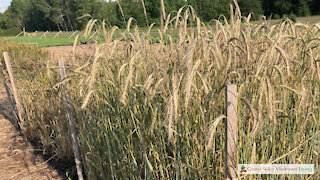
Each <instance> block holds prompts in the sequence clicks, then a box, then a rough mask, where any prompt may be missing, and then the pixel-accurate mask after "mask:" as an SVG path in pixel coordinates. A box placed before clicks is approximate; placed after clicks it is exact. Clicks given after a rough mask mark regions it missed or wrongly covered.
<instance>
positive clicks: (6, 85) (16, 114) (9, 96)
mask: <svg viewBox="0 0 320 180" xmlns="http://www.w3.org/2000/svg"><path fill="white" fill-rule="evenodd" d="M0 75H1V77H2V80H3V84H4V87H5V89H6V92H7V96H8V101H9V103H10V105H11V108H12V111H13V114H14V115H15V117H16V119H17V122H16V123H17V125H18V127H19V128H20V129H21V127H20V119H19V116H18V113H17V112H16V107H15V104H14V103H13V99H12V97H11V93H10V89H9V87H8V84H7V82H6V78H5V75H4V68H3V65H2V63H1V61H0Z"/></svg>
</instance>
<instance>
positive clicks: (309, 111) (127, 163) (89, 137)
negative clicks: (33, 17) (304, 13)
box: [2, 3, 320, 179]
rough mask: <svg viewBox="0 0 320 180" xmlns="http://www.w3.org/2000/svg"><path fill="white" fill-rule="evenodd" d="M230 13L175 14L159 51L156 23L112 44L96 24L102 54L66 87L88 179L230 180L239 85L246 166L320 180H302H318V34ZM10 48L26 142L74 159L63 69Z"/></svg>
mask: <svg viewBox="0 0 320 180" xmlns="http://www.w3.org/2000/svg"><path fill="white" fill-rule="evenodd" d="M230 8H231V9H230V10H231V12H230V13H231V18H230V19H229V20H227V19H226V18H225V17H223V16H222V17H221V18H220V19H219V20H214V22H215V26H207V25H205V24H204V23H202V22H201V21H200V19H199V18H198V17H197V15H196V12H194V10H193V9H192V7H190V6H185V7H183V8H181V9H180V10H179V11H178V12H176V13H170V14H168V15H167V19H166V21H165V22H164V28H163V29H157V30H158V33H159V36H158V39H157V42H156V43H154V41H153V40H151V36H150V33H149V32H150V31H151V30H152V29H155V28H154V27H153V25H151V26H150V29H149V31H148V32H146V33H143V34H142V35H141V34H140V33H139V29H138V27H135V28H134V29H133V30H132V28H130V27H131V26H132V27H134V24H133V23H132V22H133V20H132V19H130V20H129V21H128V27H127V30H126V32H125V33H126V34H125V33H124V34H123V37H122V38H119V39H117V40H112V35H113V33H114V31H115V30H116V27H107V26H106V24H105V23H104V22H101V23H99V22H98V21H96V20H91V21H90V22H89V23H88V25H87V28H86V30H85V32H84V33H83V35H84V36H86V35H88V34H90V32H91V31H94V30H99V31H100V32H103V33H104V36H105V42H103V43H99V44H98V43H97V44H95V54H94V56H92V57H78V58H76V59H75V60H72V61H68V62H66V64H67V66H66V68H67V76H68V78H67V80H66V81H65V82H67V86H68V93H69V95H70V98H71V103H72V107H73V114H74V116H75V119H76V123H77V133H78V140H79V144H80V152H81V157H82V159H81V160H82V163H83V166H84V171H85V174H86V177H87V178H88V179H142V178H143V179H147V178H148V179H149V178H150V179H173V178H176V179H222V178H223V177H224V156H225V152H224V146H225V140H224V139H225V134H224V123H223V120H224V114H225V108H224V107H225V94H224V88H225V84H226V83H230V82H232V83H235V84H237V87H238V119H239V122H238V128H239V129H238V131H239V139H238V149H237V158H238V159H237V161H238V163H239V164H268V163H272V164H314V165H315V174H314V175H294V178H295V179H300V178H301V179H302V178H311V179H318V178H320V173H319V164H320V148H319V147H320V136H319V133H320V120H319V119H320V92H319V91H320V89H319V87H320V69H319V68H320V67H319V66H320V64H319V63H320V24H315V25H305V24H302V23H293V22H292V21H291V20H289V19H287V20H285V21H283V22H282V23H280V24H276V25H270V23H269V22H268V21H267V20H264V21H263V22H262V23H260V24H258V25H254V24H252V23H250V15H249V16H248V17H243V16H242V15H241V11H240V9H239V7H238V6H237V4H236V3H234V4H233V5H231V7H230ZM170 29H171V30H172V29H174V30H177V31H178V32H179V34H178V38H173V37H171V36H170V34H166V31H169V30H170ZM75 46H76V44H75ZM2 49H4V50H7V51H9V53H10V55H11V59H12V61H13V62H12V63H13V64H14V67H15V68H14V70H15V73H16V76H17V83H18V87H19V89H21V90H20V91H19V92H20V96H21V99H22V103H23V107H24V112H23V116H24V118H25V123H24V125H25V128H26V131H25V132H24V133H25V134H26V135H27V137H28V138H30V139H38V140H40V141H41V142H42V144H43V146H44V147H46V148H47V149H48V150H51V151H53V152H54V153H56V154H57V155H58V157H59V158H64V159H70V161H72V157H73V152H72V147H71V143H70V139H69V132H68V127H67V117H66V110H65V106H64V104H63V102H62V100H61V87H60V86H61V84H62V83H61V82H60V77H59V73H58V67H57V62H56V61H53V60H50V59H49V58H48V56H47V54H46V53H44V52H42V51H41V50H39V49H37V48H35V47H29V46H23V45H11V46H6V47H4V48H2ZM21 49H23V51H22V50H21ZM291 176H292V175H291ZM291 176H289V175H254V176H239V178H241V179H249V178H250V179H261V178H263V179H282V178H285V177H289V178H290V177H291Z"/></svg>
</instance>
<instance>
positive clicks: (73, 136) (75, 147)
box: [59, 61, 83, 180]
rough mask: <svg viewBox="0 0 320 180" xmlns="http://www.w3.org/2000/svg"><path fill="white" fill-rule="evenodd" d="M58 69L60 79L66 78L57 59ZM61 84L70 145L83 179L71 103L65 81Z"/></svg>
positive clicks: (79, 174) (62, 66)
mask: <svg viewBox="0 0 320 180" xmlns="http://www.w3.org/2000/svg"><path fill="white" fill-rule="evenodd" d="M59 70H60V76H61V81H64V80H65V79H66V70H65V68H64V63H63V61H59ZM62 86H63V92H64V93H63V100H64V102H65V104H66V109H67V113H68V122H69V130H70V135H71V142H72V147H73V153H74V159H75V162H76V167H77V174H78V179H79V180H83V174H82V167H81V160H80V159H81V157H80V151H79V145H78V141H77V134H76V127H75V121H74V118H73V116H72V110H71V109H72V108H71V103H70V99H69V96H68V93H67V86H66V83H65V82H64V83H63V84H62Z"/></svg>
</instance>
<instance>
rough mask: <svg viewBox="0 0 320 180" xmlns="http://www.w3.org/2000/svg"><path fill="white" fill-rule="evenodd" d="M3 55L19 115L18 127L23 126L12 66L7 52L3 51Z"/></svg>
mask: <svg viewBox="0 0 320 180" xmlns="http://www.w3.org/2000/svg"><path fill="white" fill-rule="evenodd" d="M3 57H4V61H5V63H6V67H7V71H8V74H9V78H10V82H11V87H12V93H13V97H14V100H15V101H16V107H17V111H18V113H17V114H18V117H19V123H20V127H21V128H23V125H22V124H23V118H22V113H21V111H22V105H21V102H20V97H19V94H18V89H17V85H16V81H15V78H14V74H13V71H12V66H11V63H10V59H9V55H8V52H3Z"/></svg>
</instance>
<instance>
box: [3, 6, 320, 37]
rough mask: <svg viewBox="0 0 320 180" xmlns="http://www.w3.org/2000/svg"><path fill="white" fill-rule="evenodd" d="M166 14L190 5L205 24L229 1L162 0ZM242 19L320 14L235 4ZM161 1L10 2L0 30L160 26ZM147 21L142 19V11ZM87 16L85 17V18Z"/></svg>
mask: <svg viewBox="0 0 320 180" xmlns="http://www.w3.org/2000/svg"><path fill="white" fill-rule="evenodd" d="M163 2H164V6H165V11H166V13H169V12H174V11H177V10H178V9H179V8H181V7H182V6H184V5H191V6H192V7H193V8H194V9H195V11H196V12H197V15H198V16H199V17H200V18H201V19H202V20H203V21H204V22H209V21H210V20H212V19H216V18H219V16H221V15H224V16H226V17H227V18H228V16H229V8H230V6H229V4H230V3H232V0H163ZM238 3H239V6H240V8H241V11H242V14H243V15H248V14H249V13H252V15H253V18H255V19H257V18H259V17H260V16H261V15H265V16H267V17H273V18H281V17H287V16H289V15H294V16H310V15H316V14H320V3H319V0H238ZM161 7H162V6H161V0H118V1H112V0H108V1H106V0H12V2H11V5H10V6H9V7H8V9H7V10H6V11H5V12H4V13H3V14H1V13H0V29H12V28H16V29H21V28H22V27H25V28H26V30H27V31H36V30H38V31H46V30H49V31H57V30H80V29H83V28H84V26H85V24H86V22H87V21H88V19H89V18H95V19H100V20H103V19H105V20H106V22H108V23H109V24H110V25H113V26H114V25H116V26H119V27H124V26H125V22H126V20H128V19H129V18H130V17H133V18H134V19H135V21H136V23H137V24H138V25H139V26H146V25H148V24H151V23H153V22H155V23H156V24H157V25H159V24H160V17H161V14H162V9H161ZM144 10H145V11H146V14H147V17H146V16H145V13H144V12H145V11H144ZM86 15H87V16H86ZM89 15H90V16H89Z"/></svg>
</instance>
